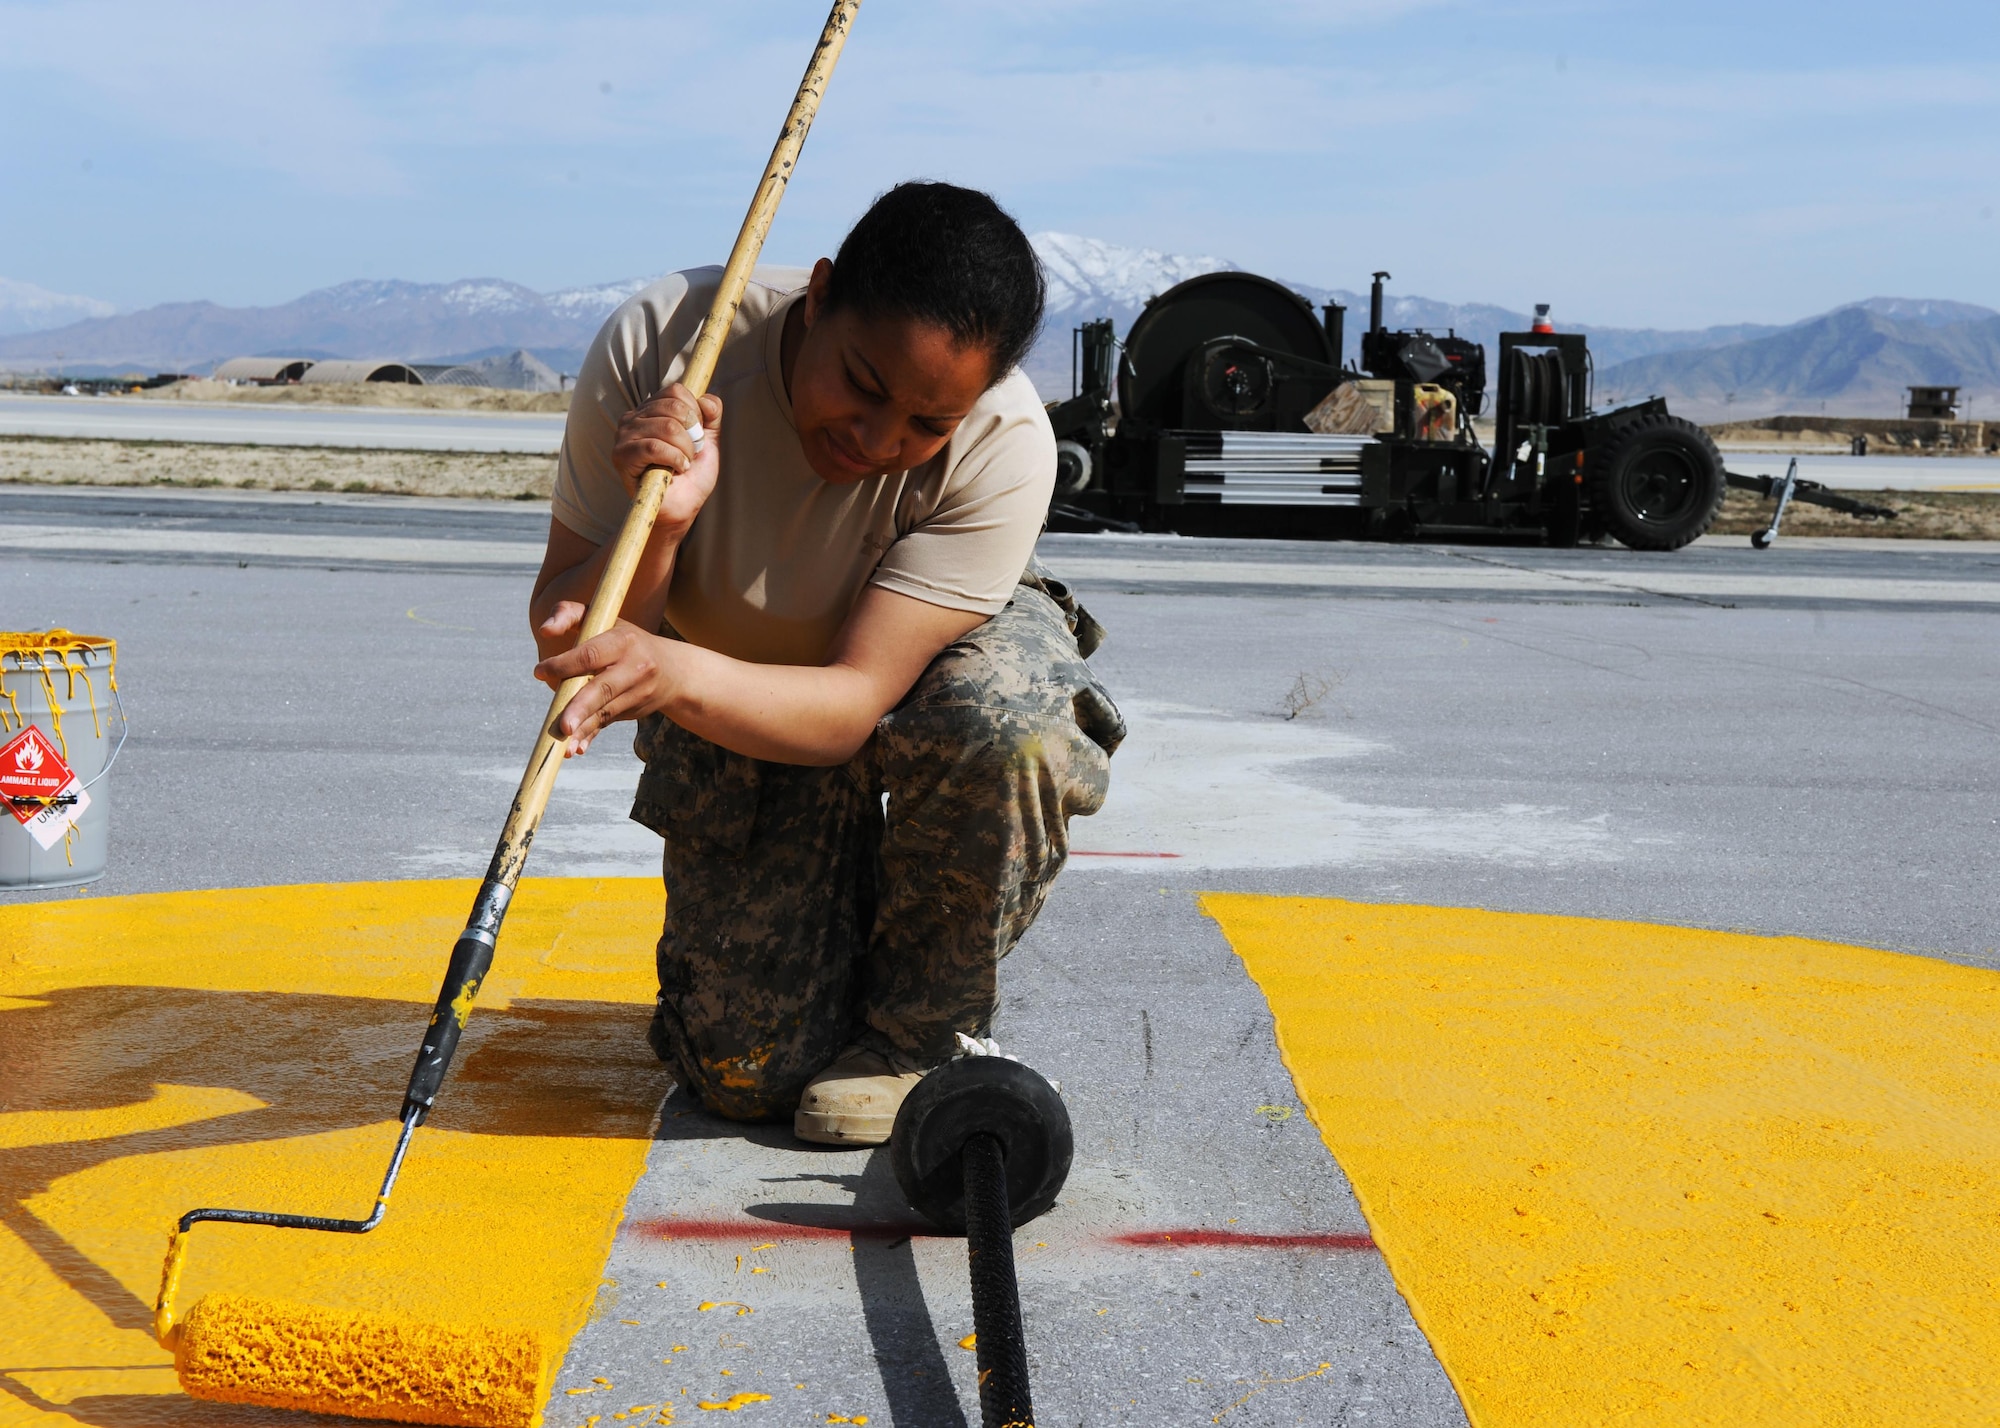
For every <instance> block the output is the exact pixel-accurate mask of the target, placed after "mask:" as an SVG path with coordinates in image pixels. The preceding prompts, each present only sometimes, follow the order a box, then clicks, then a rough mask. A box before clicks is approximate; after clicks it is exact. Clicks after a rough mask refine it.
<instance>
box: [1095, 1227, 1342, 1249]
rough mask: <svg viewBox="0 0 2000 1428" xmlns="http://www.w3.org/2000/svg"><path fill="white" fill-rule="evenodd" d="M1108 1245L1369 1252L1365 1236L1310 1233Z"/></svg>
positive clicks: (1160, 1236)
mask: <svg viewBox="0 0 2000 1428" xmlns="http://www.w3.org/2000/svg"><path fill="white" fill-rule="evenodd" d="M1110 1242H1111V1243H1112V1244H1115V1245H1126V1246H1129V1247H1130V1248H1132V1249H1277V1250H1306V1249H1317V1250H1372V1249H1374V1248H1375V1241H1374V1240H1373V1239H1371V1238H1370V1237H1369V1236H1367V1235H1354V1234H1334V1233H1330V1232H1328V1233H1314V1232H1307V1233H1303V1234H1292V1235H1259V1234H1252V1233H1250V1232H1249V1231H1243V1230H1135V1231H1133V1232H1131V1233H1129V1234H1123V1235H1112V1236H1110Z"/></svg>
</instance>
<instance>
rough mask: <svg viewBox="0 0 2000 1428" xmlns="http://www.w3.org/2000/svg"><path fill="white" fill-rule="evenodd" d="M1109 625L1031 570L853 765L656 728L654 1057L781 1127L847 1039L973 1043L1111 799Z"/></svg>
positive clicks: (652, 737)
mask: <svg viewBox="0 0 2000 1428" xmlns="http://www.w3.org/2000/svg"><path fill="white" fill-rule="evenodd" d="M1101 638H1102V631H1101V630H1100V629H1099V628H1098V626H1097V624H1096V622H1095V621H1093V620H1091V618H1090V616H1089V615H1088V614H1087V613H1085V612H1084V611H1083V610H1082V609H1081V608H1080V607H1078V606H1077V605H1076V603H1075V601H1074V600H1073V599H1071V598H1070V595H1069V592H1068V590H1067V589H1066V588H1065V587H1064V586H1063V585H1062V584H1060V583H1059V582H1057V581H1055V580H1053V579H1052V578H1049V577H1048V576H1046V575H1045V574H1044V573H1042V572H1041V571H1040V570H1039V569H1038V568H1035V567H1031V568H1030V571H1029V573H1028V574H1027V575H1026V576H1024V577H1023V579H1022V583H1021V584H1020V585H1019V586H1017V587H1016V588H1015V592H1014V598H1013V599H1012V601H1010V602H1009V603H1008V605H1007V607H1006V608H1005V609H1004V610H1002V611H1001V612H1000V613H999V614H997V615H995V616H994V617H993V618H992V619H990V620H988V621H987V622H986V623H985V624H983V625H981V626H979V627H978V628H977V629H975V630H973V631H972V632H971V633H970V634H968V635H966V636H965V637H964V638H963V639H961V640H959V641H957V642H956V643H954V644H952V645H950V646H949V647H947V648H946V649H945V650H944V652H943V653H941V654H940V655H938V657H937V658H936V659H935V660H934V661H932V663H931V665H930V667H929V668H928V669H927V670H925V672H924V674H923V676H922V677H921V678H920V679H918V681H917V682H916V684H915V686H914V687H913V688H912V689H911V690H910V692H909V694H908V695H907V696H906V697H905V698H904V700H903V702H902V703H901V704H899V705H898V706H897V707H896V708H895V709H894V710H892V711H891V712H890V713H889V714H888V715H887V716H885V717H884V718H883V719H882V721H881V722H880V723H879V724H878V725H877V726H876V729H875V735H874V737H873V738H872V739H870V740H869V742H868V744H867V745H866V746H865V747H864V748H863V749H862V750H861V752H860V753H859V754H857V755H856V756H855V757H854V758H853V759H852V760H851V761H849V762H848V763H847V764H845V765H842V766H839V767H835V768H808V767H804V766H801V765H797V764H779V763H768V762H765V761H763V760H760V759H752V758H747V757H745V756H744V755H742V754H736V753H731V752H729V751H728V750H726V749H722V748H719V747H718V746H716V745H715V744H712V743H710V742H709V741H708V740H706V739H703V738H701V737H699V736H697V735H694V734H690V733H688V732H687V731H686V730H684V729H682V728H680V727H679V726H677V725H675V724H672V723H669V722H667V721H665V720H662V719H660V718H658V717H657V716H654V717H651V718H648V719H646V720H644V721H642V722H641V724H640V726H639V736H638V739H637V741H636V748H637V750H638V753H639V756H640V757H641V758H643V759H644V760H645V761H646V769H645V772H644V774H643V775H642V776H641V778H640V781H639V791H638V797H637V800H636V801H635V803H634V806H633V809H632V817H633V818H635V819H636V820H638V821H639V822H640V823H643V824H645V825H646V826H647V827H648V828H651V829H652V830H653V831H654V832H656V833H658V834H660V836H661V837H663V838H664V839H665V840H666V857H665V878H666V885H667V914H666V928H665V931H664V933H663V934H662V935H661V937H660V945H659V970H660V998H659V1004H658V1007H657V1009H656V1011H655V1013H654V1017H653V1025H652V1030H651V1040H652V1043H653V1049H654V1050H655V1051H656V1052H658V1053H659V1056H660V1059H661V1060H663V1061H665V1062H666V1063H667V1064H668V1065H670V1066H672V1067H674V1068H675V1070H676V1072H677V1073H678V1075H679V1078H680V1081H681V1084H682V1085H684V1086H685V1087H687V1088H688V1089H689V1090H691V1091H693V1092H695V1093H696V1094H697V1095H699V1096H700V1097H701V1099H702V1101H703V1103H704V1104H706V1105H707V1106H708V1107H709V1109H711V1110H713V1111H715V1112H717V1113H718V1114H721V1115H725V1116H730V1117H733V1118H735V1119H738V1120H760V1119H767V1118H772V1117H782V1116H789V1115H790V1114H791V1113H792V1111H793V1109H794V1108H796V1106H797V1105H798V1100H799V1095H800V1092H801V1091H803V1090H804V1088H805V1084H806V1082H807V1081H809V1080H810V1079H811V1078H812V1077H813V1076H814V1075H815V1074H816V1073H817V1072H818V1071H820V1070H821V1068H823V1067H824V1066H826V1065H827V1064H828V1063H829V1062H830V1061H832V1060H833V1058H834V1057H835V1056H836V1055H837V1054H838V1053H839V1052H840V1050H841V1048H842V1047H844V1046H846V1045H847V1044H848V1043H849V1042H852V1041H861V1042H863V1043H864V1044H867V1045H870V1046H873V1047H874V1048H875V1049H877V1050H879V1051H884V1052H897V1053H900V1054H902V1055H903V1056H906V1057H909V1058H911V1059H913V1060H915V1061H918V1062H936V1061H941V1060H943V1059H945V1058H946V1057H948V1056H949V1055H950V1054H951V1053H952V1051H953V1050H954V1049H955V1041H954V1038H953V1033H954V1032H961V1031H962V1032H966V1033H968V1034H977V1033H983V1032H984V1030H985V1029H986V1027H987V1026H988V1024H989V1023H990V1022H991V1021H992V1018H993V1013H994V1011H995V1009H996V1008H997V1006H998V997H999V994H998V990H997V972H998V963H999V961H1000V959H1001V958H1002V957H1004V956H1006V955H1007V953H1008V952H1009V951H1010V950H1011V949H1012V948H1013V946H1014V944H1015V942H1017V941H1018V940H1019V939H1020V937H1021V934H1022V933H1024V932H1026V931H1027V930H1028V927H1029V925H1030V924H1031V923H1033V922H1034V920H1035V916H1036V914H1037V913H1039V912H1040V911H1041V908H1042V902H1043V899H1044V898H1045V897H1046V896H1047V894H1048V890H1049V885H1050V884H1051V883H1052V882H1053V881H1054V880H1055V876H1056V874H1057V873H1058V872H1060V871H1061V870H1062V866H1063V863H1064V861H1065V859H1066V858H1067V857H1068V853H1069V830H1068V823H1069V820H1070V818H1071V817H1072V816H1074V815H1076V814H1085V813H1094V812H1096V811H1097V810H1098V808H1100V807H1101V806H1102V805H1103V803H1104V795H1105V792H1106V789H1107V788H1108V786H1109V780H1110V758H1111V752H1112V750H1114V749H1115V748H1117V747H1118V742H1119V740H1120V739H1122V738H1123V737H1124V734H1125V728H1124V724H1123V722H1122V720H1121V719H1120V718H1119V715H1118V710H1117V708H1116V707H1115V706H1114V705H1113V704H1112V702H1111V699H1110V697H1109V696H1108V695H1107V694H1106V693H1105V692H1104V689H1103V687H1102V686H1101V685H1099V684H1098V682H1097V680H1096V678H1095V677H1094V676H1093V675H1092V674H1091V672H1090V670H1089V668H1088V667H1087V666H1086V665H1085V664H1084V661H1083V656H1084V654H1085V653H1086V652H1088V651H1089V650H1091V649H1094V648H1095V647H1096V645H1097V642H1098V640H1099V639H1101Z"/></svg>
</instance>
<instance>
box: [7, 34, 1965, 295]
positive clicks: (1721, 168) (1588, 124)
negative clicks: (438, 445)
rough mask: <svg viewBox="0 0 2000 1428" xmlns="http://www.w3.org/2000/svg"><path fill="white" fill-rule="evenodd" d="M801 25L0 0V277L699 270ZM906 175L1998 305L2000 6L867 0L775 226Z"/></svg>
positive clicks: (1717, 276)
mask: <svg viewBox="0 0 2000 1428" xmlns="http://www.w3.org/2000/svg"><path fill="white" fill-rule="evenodd" d="M824 13H825V11H824V6H823V4H822V3H821V0H797V2H796V3H795V0H729V3H723V4H710V5H705V6H695V5H688V4H683V3H676V0H656V3H651V4H644V5H640V4H598V3H587V2H586V0H569V3H567V4H565V5H562V6H553V5H547V4H540V5H507V4H492V5H482V6H453V5H448V4H438V3H428V4H403V3H395V2H394V0H343V3H341V4H339V5H324V4H323V5H316V6H295V5H285V4H271V3H268V2H267V3H259V4H246V3H237V0H215V3H203V4H171V3H161V2H160V0H151V2H150V3H130V0H75V2H74V3H64V4H21V3H5V0H0V36H4V41H0V132H5V133H6V134H7V135H8V138H9V142H7V143H6V144H5V145H0V276H5V277H9V278H15V279H20V280H25V281H28V282H33V283H38V284H40V285H42V286H44V287H48V288H53V289H56V290H59V291H64V292H74V293H83V294H87V295H91V296H96V297H101V298H107V299H110V300H111V301H113V302H116V303H118V304H120V305H121V306H126V307H131V306H143V305H146V304H150V303H154V302H161V301H169V300H179V299H189V298H210V299H213V300H216V301H219V302H225V303H231V304H245V303H269V302H279V301H283V300H285V299H288V298H291V297H294V296H296V295H298V294H299V293H301V292H304V291H306V290H308V289H310V288H314V287H320V286H324V285H326V284H328V283H333V282H338V281H341V280H344V279H348V278H356V277H377V278H380V277H403V278H412V279H419V280H442V279H449V278H457V277H471V276H495V277H503V278H510V279H513V280H516V281H519V282H524V283H527V284H529V285H530V286H533V287H537V288H543V289H547V288H554V287H561V286H569V285H574V284H581V283H586V282H592V281H601V280H608V279H613V278H620V277H626V276H630V275H635V274H640V273H649V272H658V271H663V270H665V269H668V268H671V267H677V266H683V265H687V264H693V263H699V262H707V261H714V260H717V259H719V258H720V256H721V255H722V254H723V252H724V251H726V248H727V245H728V242H729V240H730V238H731V236H732V235H733V233H734V231H735V226H736V224H737V222H738V220H739V219H740V217H741V213H742V209H743V205H744V203H745V201H746V199H747V197H748V194H749V190H750V186H751V184H752V183H753V182H754V180H755V177H756V173H757V171H758V169H759V167H760V166H761V163H762V160H763V157H764V155H765V153H767V152H768V150H769V146H770V142H771V138H772V136H773V134H774V132H775V129H776V125H777V122H778V120H779V118H780V117H781V115H782V113H783V110H784V106H785V104H786V102H787V101H788V99H789V97H790V93H791V90H792V87H793V85H794V84H795V83H796V82H797V78H798V72H799V70H800V68H801V66H802V65H803V62H804V59H805V55H806V53H807V51H808V49H809V47H810V44H811V42H812V40H813V38H814V37H815V36H816V34H817V32H818V28H819V25H820V23H821V22H822V20H823V19H824ZM916 175H923V176H930V177H941V178H949V179H953V180H956V181H958V182H963V183H970V184H976V185H979V186H982V187H986V188H990V189H992V190H993V191H994V192H995V193H996V194H998V195H999V196H1000V197H1001V199H1002V201H1003V202H1004V203H1006V204H1007V205H1008V206H1009V207H1010V208H1011V209H1012V210H1013V211H1014V212H1015V213H1016V214H1017V215H1018V216H1019V217H1020V218H1021V220H1022V221H1023V222H1024V223H1025V224H1026V225H1027V226H1028V227H1030V228H1031V229H1040V228H1057V229H1063V230H1067V231H1070V232H1077V233H1084V234H1088V235H1091V236H1094V237H1099V238H1105V239H1109V240H1112V241H1115V242H1122V243H1132V244H1141V245H1147V246H1152V247H1159V248H1165V249H1168V250H1171V251H1177V252H1191V253H1215V254H1221V255H1223V256H1226V257H1229V258H1232V259H1234V260H1235V261H1237V262H1239V263H1241V264H1243V265H1244V266H1246V267H1249V268H1252V269H1254V270H1257V271H1262V272H1266V273H1269V274H1272V275H1274V276H1281V277H1289V278H1293V279H1297V280H1300V281H1306V282H1313V283H1320V284H1326V285H1329V286H1343V287H1360V286H1363V285H1364V284H1365V282H1366V279H1367V275H1368V273H1369V271H1370V270H1371V269H1374V268H1378V267H1383V268H1388V269H1390V270H1391V271H1393V272H1394V273H1395V277H1396V286H1397V287H1398V288H1399V289H1400V290H1402V291H1404V292H1410V293H1422V294H1424V295H1426V296H1430V297H1436V298H1443V299H1449V300H1457V301H1492V302H1500V303H1504V304H1507V305H1508V306H1511V307H1515V308H1522V307H1525V306H1526V305H1527V304H1529V303H1531V302H1535V301H1547V302H1553V303H1555V304H1556V305H1557V311H1558V313H1559V314H1569V315H1571V316H1572V317H1574V318H1576V319H1578V320H1587V321H1592V322H1600V323H1616V324H1627V325H1654V326H1676V327H1679V326H1699V325H1705V324H1708V323H1713V322H1728V321H1789V320H1792V319H1795V318H1799V317H1803V316H1806V315H1808V314H1810V313H1813V312H1816V311H1820V310H1822V309H1824V308H1827V307H1830V306H1832V305H1834V304H1835V303H1838V302H1842V301H1846V300H1849V299H1854V298H1861V297H1867V296H1870V295H1875V294H1891V295H1898V296H1915V297H1943V298H1956V299H1960V300H1963V301H1968V302H1978V303H1984V304H1987V305H1990V306H2000V262H1996V261H1995V254H1996V251H2000V217H1996V216H1995V215H1996V209H2000V7H1995V6H1994V5H1993V4H1992V3H1991V0H1984V2H1983V3H1957V0H1943V3H1938V4H1932V5H1928V6H1924V7H1915V6H1891V5H1882V4H1879V3H1876V4H1849V3H1839V0H1836V2H1835V3H1817V4H1814V3H1790V2H1789V0H1772V3H1762V4H1760V3H1756V0H1739V3H1735V4H1726V3H1713V2H1712V0H1679V2H1678V3H1652V0H1641V2H1640V3H1593V0H1550V3H1540V0H1521V3H1513V0H1489V3H1469V4H1458V3H1449V0H1354V3H1345V0H1320V3H1311V0H1225V3H1222V4H1215V3H1209V4H1182V3H1177V0H1146V2H1145V3H1136V2H1135V3H1127V0H1104V3H1097V4H1077V3H1057V0H1011V3H1006V4H995V3H990V0H986V2H985V3H972V0H866V3H865V4H864V5H863V7H862V13H861V17H860V21H859V24H858V27H857V29H856V31H855V35H854V39H853V41H852V43H851V44H850V46H849V49H848V54H847V57H846V58H845V59H844V60H843V62H842V65H841V70H840V73H839V74H838V75H837V76H836V78H835V80H834V83H833V87H832V90H831V93H830V94H829V96H828V99H827V102H826V106H825V108H824V110H823V112H822V114H821V117H820V121H819V125H818V127H817V128H816V129H815V131H814V134H813V137H812V140H811V142H810V143H809V144H808V146H807V149H806V155H805V160H804V164H803V171H802V173H801V175H800V178H799V180H798V181H797V182H796V183H795V184H794V186H793V189H792V192H791V194H790V196H789V197H788V198H787V200H786V208H785V210H784V212H783V214H782V215H781V217H780V220H779V223H778V228H777V230H776V232H775V233H774V235H773V238H772V241H771V244H770V247H769V249H768V252H769V253H770V254H771V256H773V257H777V258H784V259H805V258H810V257H812V256H815V255H817V254H819V253H822V252H826V251H830V249H831V248H832V247H833V245H834V244H835V243H837V241H838V239H839V236H840V234H841V232H842V231H843V230H844V229H845V226H846V225H847V223H848V222H850V221H851V220H852V218H853V217H854V215H855V214H856V213H857V212H859V211H860V209H861V208H863V207H864V206H865V205H866V203H867V201H868V199H869V197H870V196H871V195H872V194H873V193H875V192H876V191H877V190H879V189H880V188H882V187H885V186H886V185H888V184H889V183H892V182H894V181H895V180H897V179H899V178H903V177H909V176H916Z"/></svg>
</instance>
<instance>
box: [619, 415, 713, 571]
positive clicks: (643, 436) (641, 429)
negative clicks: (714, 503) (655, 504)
mask: <svg viewBox="0 0 2000 1428" xmlns="http://www.w3.org/2000/svg"><path fill="white" fill-rule="evenodd" d="M691 426H699V427H700V428H701V431H702V440H701V443H700V445H699V446H697V445H696V444H695V440H694V438H693V437H692V436H690V435H689V434H688V428H689V427H691ZM721 427H722V398H720V397H717V396H714V395H704V396H703V397H702V398H701V399H700V401H699V402H698V403H697V401H696V400H695V395H694V393H693V392H690V391H689V390H688V389H687V388H686V387H684V386H682V385H681V384H680V383H679V382H675V383H674V384H673V385H672V386H670V387H668V388H667V389H666V391H664V392H662V393H661V394H660V395H659V396H657V397H655V398H653V400H651V401H650V402H647V403H646V404H645V405H644V406H641V407H634V408H633V409H632V410H631V411H629V412H627V413H625V415H624V416H622V417H620V418H619V419H618V439H617V441H616V442H615V444H613V446H612V448H611V464H612V465H613V467H615V468H616V469H617V472H618V474H619V476H620V477H621V478H623V480H624V482H625V489H626V491H627V492H629V493H631V494H633V495H636V494H638V490H639V478H640V477H641V476H642V475H644V474H645V472H646V471H647V469H648V468H650V467H654V466H658V467H663V468H664V469H666V470H667V471H670V472H672V473H673V478H674V479H673V480H672V481H670V482H668V483H667V493H666V496H665V498H664V499H662V500H661V502H660V514H659V517H658V518H657V519H656V520H655V522H654V524H653V529H654V530H655V531H656V532H659V533H661V534H663V535H666V536H668V537H669V538H671V539H673V540H675V541H678V540H679V538H680V537H681V536H684V535H686V534H687V530H688V527H689V526H691V525H693V524H694V518H695V517H696V516H698V515H700V514H701V508H702V506H703V505H704V504H705V503H706V502H707V500H708V497H709V493H710V492H712V491H714V490H715V478H716V475H717V473H718V472H719V471H720V470H721V465H722V462H721V441H720V431H721Z"/></svg>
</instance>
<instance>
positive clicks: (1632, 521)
mask: <svg viewBox="0 0 2000 1428" xmlns="http://www.w3.org/2000/svg"><path fill="white" fill-rule="evenodd" d="M1587 477H1588V480H1587V485H1588V489H1589V491H1590V506H1591V524H1592V525H1595V524H1597V523H1598V522H1602V523H1603V526H1604V528H1605V529H1606V530H1608V531H1609V532H1610V533H1611V534H1612V535H1613V536H1615V537H1617V539H1618V540H1619V542H1620V543H1621V544H1624V545H1627V546H1630V547H1631V548H1632V549H1633V550H1679V549H1680V548H1681V547H1682V546H1684V545H1686V544H1687V543H1688V542H1689V541H1691V540H1693V539H1695V538H1696V537H1697V536H1699V535H1701V534H1702V533H1703V532H1704V531H1706V530H1707V529H1708V528H1709V527H1710V526H1711V525H1713V524H1714V523H1715V518H1716V516H1717V514H1719V513H1720V512H1721V510H1722V497H1723V493H1724V492H1725V491H1726V490H1727V489H1728V485H1727V483H1726V482H1725V481H1724V480H1723V475H1722V453H1720V452H1719V451H1717V450H1716V449H1715V443H1714V442H1713V441H1710V440H1709V438H1708V433H1707V432H1705V431H1703V430H1702V429H1701V428H1700V427H1698V426H1696V425H1695V424H1694V423H1693V422H1691V421H1688V420H1686V419H1684V418H1682V417H1677V416H1669V415H1667V414H1666V413H1664V412H1655V413H1649V414H1648V415H1646V416H1642V417H1639V418H1638V419H1637V420H1635V421H1633V422H1632V423H1631V424H1630V425H1628V426H1625V427H1623V428H1621V429H1620V430H1618V431H1616V432H1614V433H1613V434H1612V436H1611V439H1610V440H1609V441H1608V442H1606V443H1605V445H1604V446H1603V447H1601V448H1599V449H1598V450H1597V451H1594V452H1592V453H1591V456H1590V463H1589V466H1588V468H1587Z"/></svg>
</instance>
